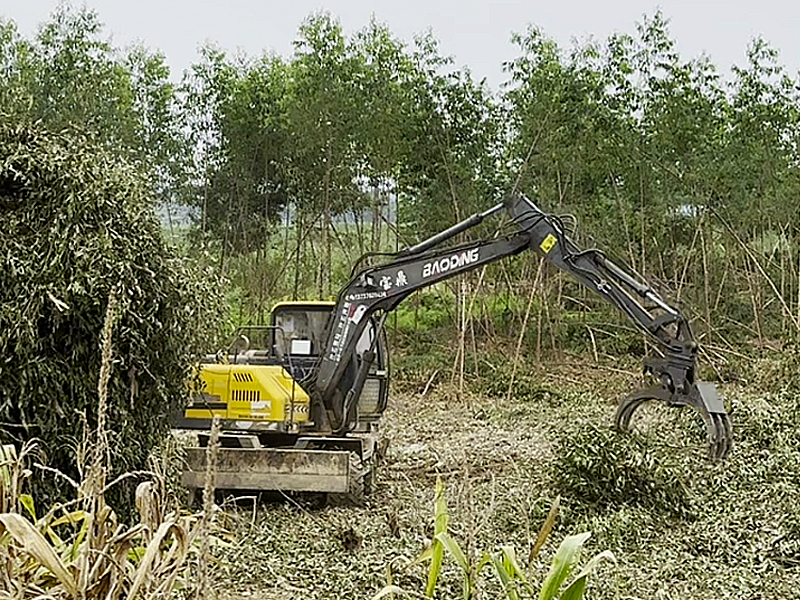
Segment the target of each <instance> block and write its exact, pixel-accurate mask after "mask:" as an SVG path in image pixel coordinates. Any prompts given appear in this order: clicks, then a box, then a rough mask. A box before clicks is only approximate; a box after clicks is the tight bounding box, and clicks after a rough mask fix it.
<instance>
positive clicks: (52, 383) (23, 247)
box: [0, 117, 215, 502]
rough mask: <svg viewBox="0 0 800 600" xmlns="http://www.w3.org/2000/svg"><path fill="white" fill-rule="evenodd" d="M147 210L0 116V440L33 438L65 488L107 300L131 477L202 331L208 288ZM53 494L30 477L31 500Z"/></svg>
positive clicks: (123, 466) (112, 418) (114, 399)
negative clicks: (114, 305) (113, 313)
mask: <svg viewBox="0 0 800 600" xmlns="http://www.w3.org/2000/svg"><path fill="white" fill-rule="evenodd" d="M151 202H152V200H151V197H150V195H149V190H148V189H147V187H146V186H145V185H144V184H143V182H142V181H141V178H140V176H139V174H138V173H137V172H135V171H134V170H133V169H132V168H131V167H129V166H127V165H126V164H125V163H122V162H120V161H119V160H116V159H114V158H113V157H112V156H110V155H109V154H108V153H106V152H105V151H103V150H102V149H100V148H98V147H97V146H96V145H94V144H93V143H92V142H91V141H90V140H88V139H87V138H86V137H85V136H82V135H80V134H78V133H70V134H66V133H63V134H50V133H47V132H45V131H44V130H41V129H38V128H32V127H27V126H24V125H16V124H14V122H13V121H9V119H8V118H6V117H0V215H2V222H3V227H2V230H0V273H1V275H0V354H2V356H3V360H2V362H0V417H1V418H0V421H2V423H3V425H2V437H3V439H4V440H21V439H28V438H31V437H37V438H39V439H41V440H42V441H43V442H44V446H43V448H44V450H45V453H46V455H47V463H48V464H49V465H50V466H51V467H54V468H56V469H59V470H61V471H63V472H64V473H67V474H69V475H70V476H71V477H72V478H73V479H76V477H77V475H76V472H75V452H76V448H77V446H78V444H79V441H80V440H79V436H80V432H81V431H82V425H81V423H82V420H83V419H84V418H85V419H86V420H87V421H88V423H89V426H90V427H93V426H94V425H95V423H96V413H95V407H96V404H97V373H98V372H99V366H100V348H99V335H100V331H101V328H102V324H103V318H104V313H105V309H106V306H105V305H106V299H107V298H108V297H109V292H110V291H112V290H114V291H115V293H116V295H117V297H118V298H119V301H120V304H121V310H120V315H119V318H118V325H117V328H116V330H115V341H114V346H115V349H116V354H115V356H114V362H113V372H112V377H111V383H110V387H109V411H108V420H109V423H110V427H109V429H110V431H109V437H110V440H111V444H110V446H111V448H112V454H113V459H114V460H113V464H114V466H115V469H116V470H117V472H124V471H126V470H136V469H140V468H142V467H143V465H144V462H145V459H146V457H147V455H148V452H149V451H150V449H151V448H152V447H153V446H154V445H155V444H157V443H158V441H159V440H160V439H161V438H162V436H163V435H164V433H165V432H166V430H167V428H168V426H169V416H170V415H171V414H172V413H173V411H176V410H177V409H179V408H180V407H181V406H182V404H183V397H184V380H185V377H186V374H187V372H188V368H189V366H190V364H191V357H192V356H193V353H194V352H196V351H197V350H198V349H199V348H198V346H199V345H201V340H202V338H203V335H204V333H205V332H206V331H208V325H209V322H208V320H207V317H208V316H209V314H211V313H210V312H209V311H210V310H211V307H213V306H214V302H215V301H214V295H213V294H212V293H211V292H210V290H212V289H213V281H214V280H213V277H212V276H211V274H210V273H207V272H206V273H199V272H197V271H195V270H194V268H193V267H192V265H191V264H190V263H189V262H188V261H184V260H180V259H178V258H177V257H176V256H175V255H174V254H173V252H172V250H170V249H169V248H168V247H167V246H166V245H165V243H164V242H163V239H162V237H161V228H160V225H159V223H158V221H157V220H156V218H155V216H154V214H153V208H152V204H151ZM203 345H205V344H203ZM62 483H63V482H60V481H53V480H52V479H51V478H49V477H46V478H39V479H37V480H36V481H35V486H36V487H35V495H36V497H37V499H39V500H40V501H42V502H46V501H48V500H49V499H53V498H56V497H63V486H62ZM130 485H132V484H128V485H123V486H122V487H121V488H118V490H119V494H120V496H119V497H123V496H126V495H127V494H126V492H130V489H129V488H130ZM119 497H117V498H119ZM127 497H128V498H130V496H129V495H128V496H127ZM128 502H129V500H128Z"/></svg>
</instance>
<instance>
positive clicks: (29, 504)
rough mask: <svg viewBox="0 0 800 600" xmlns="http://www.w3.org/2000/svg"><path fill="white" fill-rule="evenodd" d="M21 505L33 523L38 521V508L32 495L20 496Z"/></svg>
mask: <svg viewBox="0 0 800 600" xmlns="http://www.w3.org/2000/svg"><path fill="white" fill-rule="evenodd" d="M19 503H20V504H22V507H23V508H24V509H25V511H26V512H27V513H28V514H29V515H30V516H31V519H33V522H34V523H35V522H36V521H37V519H36V506H35V505H34V503H33V496H31V495H30V494H20V495H19Z"/></svg>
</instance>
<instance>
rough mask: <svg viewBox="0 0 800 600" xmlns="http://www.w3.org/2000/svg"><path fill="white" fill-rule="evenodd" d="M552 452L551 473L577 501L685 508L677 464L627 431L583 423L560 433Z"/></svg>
mask: <svg viewBox="0 0 800 600" xmlns="http://www.w3.org/2000/svg"><path fill="white" fill-rule="evenodd" d="M556 456H557V458H556V460H555V462H554V463H553V477H554V480H555V481H556V485H557V486H558V489H559V492H560V493H561V494H562V495H564V496H566V497H569V498H572V499H573V500H575V501H577V502H578V503H581V504H591V505H594V506H596V507H599V508H606V507H611V506H616V507H619V506H621V505H634V506H636V505H638V506H644V507H647V508H651V509H654V510H658V511H661V512H664V513H668V514H673V515H685V514H688V513H689V510H690V498H689V493H688V490H687V488H686V486H685V485H684V483H683V480H682V476H681V471H680V469H679V468H678V466H677V465H675V464H673V463H672V462H670V460H668V459H666V458H665V457H664V456H663V455H661V454H657V453H655V452H652V451H651V450H650V449H649V448H648V447H647V446H646V445H645V444H643V443H641V442H640V441H639V440H637V438H636V437H635V436H634V435H632V434H630V433H621V432H618V431H616V430H613V429H610V428H602V427H597V426H595V425H584V426H582V427H581V428H579V429H577V430H576V431H573V432H570V433H569V434H566V435H565V436H564V437H563V438H562V440H561V442H560V444H559V448H558V450H557V453H556Z"/></svg>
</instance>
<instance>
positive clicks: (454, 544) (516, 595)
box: [373, 477, 616, 600]
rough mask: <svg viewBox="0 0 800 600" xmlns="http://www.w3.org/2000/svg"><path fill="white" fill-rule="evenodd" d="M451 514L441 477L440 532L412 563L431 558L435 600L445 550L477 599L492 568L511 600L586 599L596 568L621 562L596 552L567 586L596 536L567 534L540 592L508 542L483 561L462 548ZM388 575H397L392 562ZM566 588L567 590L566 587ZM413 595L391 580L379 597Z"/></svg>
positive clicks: (545, 531)
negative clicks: (452, 531)
mask: <svg viewBox="0 0 800 600" xmlns="http://www.w3.org/2000/svg"><path fill="white" fill-rule="evenodd" d="M558 506H559V501H558V499H556V501H555V502H554V504H553V507H552V509H551V510H550V514H549V515H548V517H547V519H546V521H545V522H544V524H543V525H542V528H541V530H540V532H539V536H538V538H537V540H536V543H535V544H534V546H533V548H532V549H531V553H530V559H529V561H528V562H529V563H532V562H533V561H534V559H535V558H536V557H537V556H538V553H539V550H540V549H541V547H542V545H543V544H544V543H545V541H546V540H547V538H548V536H549V535H550V532H551V531H552V529H553V525H554V523H555V520H556V517H557V515H558ZM448 523H449V512H448V509H447V501H446V498H445V490H444V484H443V483H442V479H441V477H437V478H436V488H435V492H434V535H433V540H432V541H431V545H430V546H429V547H428V548H426V549H425V551H424V552H423V553H422V554H421V555H420V556H419V557H417V559H416V560H414V561H412V562H411V563H409V565H408V566H416V565H418V564H424V563H427V562H430V565H429V566H428V574H427V584H426V586H425V597H427V598H432V597H433V596H434V593H435V591H436V584H437V582H438V581H439V577H440V575H441V574H442V566H443V559H444V553H445V551H447V554H448V555H449V556H450V557H451V558H452V559H453V560H454V561H455V563H456V566H457V567H458V569H459V571H460V573H461V576H462V578H463V587H462V598H463V599H464V600H472V599H473V598H474V597H475V589H476V586H477V584H478V580H479V578H480V577H481V574H482V572H483V570H484V569H485V568H486V567H487V566H491V567H492V569H493V571H494V574H495V575H496V577H497V580H498V582H499V583H500V587H501V589H502V590H503V592H504V593H505V595H506V597H507V598H508V600H523V599H525V598H534V597H537V596H538V598H539V600H556V599H557V598H560V599H561V600H580V599H581V598H583V594H584V592H585V590H586V583H587V578H588V577H589V575H590V574H591V573H592V572H593V571H594V570H595V569H596V567H597V565H598V564H599V563H600V562H602V561H603V560H606V561H609V562H612V563H616V558H615V557H614V555H613V554H612V553H611V552H609V551H608V550H606V551H604V552H601V553H599V554H597V555H595V556H594V557H593V558H592V559H591V560H590V561H589V562H588V563H587V564H586V565H585V566H584V567H583V569H581V571H580V573H578V575H577V576H576V577H575V578H574V579H573V581H572V582H571V583H570V584H569V585H568V586H566V587H564V583H565V582H566V580H567V579H569V577H570V575H571V574H572V572H573V570H574V569H575V567H577V565H578V563H579V562H580V555H581V550H582V548H583V546H584V544H585V543H586V541H587V540H588V539H589V537H590V536H591V534H590V533H588V532H586V533H579V534H577V535H572V536H568V537H566V538H565V539H564V540H563V541H562V542H561V545H560V546H559V548H558V551H557V552H556V554H555V556H554V557H553V562H552V564H551V566H550V570H549V572H548V574H547V577H546V578H545V580H544V582H543V583H542V587H541V589H540V590H539V592H538V594H537V592H536V588H535V586H534V585H533V584H532V583H531V582H530V581H529V577H528V575H527V574H526V570H525V569H523V568H522V567H521V566H520V564H519V562H518V560H517V555H516V552H515V551H514V548H513V547H512V546H502V547H501V548H500V551H499V552H497V553H492V552H483V554H482V555H481V557H480V559H479V560H477V561H475V560H474V559H473V558H472V557H471V556H468V555H467V553H466V552H465V551H464V550H463V549H462V548H461V546H460V545H459V543H458V541H456V539H455V538H454V537H453V536H452V535H450V533H449V531H448ZM388 573H389V574H390V575H391V574H392V569H391V566H390V567H389V570H388ZM562 588H563V589H562ZM398 593H399V594H403V595H407V594H406V592H405V591H404V590H403V589H402V588H400V587H398V586H396V585H393V584H392V582H391V581H390V582H389V583H388V584H387V585H386V586H385V587H384V588H383V589H382V590H381V591H380V592H378V593H377V594H376V595H375V596H374V597H373V600H378V599H379V598H382V597H384V596H388V595H393V594H398Z"/></svg>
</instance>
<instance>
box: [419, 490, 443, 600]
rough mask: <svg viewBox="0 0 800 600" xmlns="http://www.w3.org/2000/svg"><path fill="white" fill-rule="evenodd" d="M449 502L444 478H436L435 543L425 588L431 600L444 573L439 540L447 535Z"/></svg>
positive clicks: (432, 548) (441, 546) (432, 544)
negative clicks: (446, 497) (438, 537)
mask: <svg viewBox="0 0 800 600" xmlns="http://www.w3.org/2000/svg"><path fill="white" fill-rule="evenodd" d="M447 521H448V515H447V501H446V499H445V495H444V484H442V478H441V477H437V478H436V494H435V500H434V526H433V535H434V537H433V542H432V543H431V566H430V569H428V582H427V584H426V586H425V595H426V596H427V597H428V598H430V597H432V596H433V592H434V590H435V589H436V582H437V581H438V580H439V575H440V574H441V572H442V561H443V560H444V546H443V544H442V542H440V541H439V540H438V539H437V536H438V535H439V534H442V533H447Z"/></svg>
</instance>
